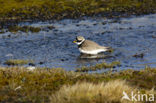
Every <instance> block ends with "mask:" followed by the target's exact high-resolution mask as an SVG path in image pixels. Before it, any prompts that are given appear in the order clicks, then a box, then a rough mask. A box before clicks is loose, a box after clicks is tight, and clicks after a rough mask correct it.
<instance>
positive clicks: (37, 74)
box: [0, 67, 156, 103]
mask: <svg viewBox="0 0 156 103" xmlns="http://www.w3.org/2000/svg"><path fill="white" fill-rule="evenodd" d="M155 77H156V68H148V67H147V68H145V69H143V70H140V71H135V70H132V69H130V70H125V71H120V72H115V73H112V72H106V73H100V74H96V73H93V74H88V73H79V72H73V71H71V72H70V71H68V72H67V71H65V70H63V69H59V68H58V69H48V68H44V69H42V68H36V69H35V70H33V71H32V70H28V69H27V68H24V67H7V68H2V67H1V68H0V78H1V79H0V102H11V103H21V102H22V103H50V98H51V95H53V94H55V93H56V92H57V91H59V90H60V88H62V87H63V86H64V85H71V86H72V85H74V84H76V83H82V82H88V83H93V84H98V83H102V82H104V83H107V82H111V81H114V80H125V81H126V82H127V83H126V84H127V85H128V86H130V87H131V86H132V87H135V88H138V89H140V90H145V91H146V90H151V89H152V88H153V87H155V86H156V78H155ZM99 103H100V102H99Z"/></svg>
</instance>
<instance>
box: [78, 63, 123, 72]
mask: <svg viewBox="0 0 156 103" xmlns="http://www.w3.org/2000/svg"><path fill="white" fill-rule="evenodd" d="M119 65H120V62H119V61H114V62H112V63H110V64H108V63H105V62H103V63H100V64H96V65H95V66H89V67H86V66H83V67H81V68H77V69H76V72H88V71H96V70H101V69H106V68H114V67H116V66H119Z"/></svg>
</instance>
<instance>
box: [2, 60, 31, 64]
mask: <svg viewBox="0 0 156 103" xmlns="http://www.w3.org/2000/svg"><path fill="white" fill-rule="evenodd" d="M28 63H33V61H32V60H21V59H10V60H7V61H5V63H4V64H6V65H24V64H28Z"/></svg>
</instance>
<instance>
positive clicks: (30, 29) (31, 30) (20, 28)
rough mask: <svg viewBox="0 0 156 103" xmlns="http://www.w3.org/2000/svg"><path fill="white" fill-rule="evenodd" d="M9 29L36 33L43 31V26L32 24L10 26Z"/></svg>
mask: <svg viewBox="0 0 156 103" xmlns="http://www.w3.org/2000/svg"><path fill="white" fill-rule="evenodd" d="M8 31H10V32H14V33H16V32H18V31H22V32H26V33H27V32H32V33H35V32H40V31H41V28H39V27H32V26H23V27H21V26H10V27H9V28H8Z"/></svg>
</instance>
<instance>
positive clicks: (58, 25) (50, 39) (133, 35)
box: [0, 14, 156, 70]
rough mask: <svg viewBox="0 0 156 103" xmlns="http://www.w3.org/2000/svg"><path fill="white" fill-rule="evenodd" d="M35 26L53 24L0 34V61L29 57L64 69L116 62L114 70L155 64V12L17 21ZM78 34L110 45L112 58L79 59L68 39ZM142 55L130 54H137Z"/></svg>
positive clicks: (38, 62)
mask: <svg viewBox="0 0 156 103" xmlns="http://www.w3.org/2000/svg"><path fill="white" fill-rule="evenodd" d="M19 25H31V26H35V27H44V26H48V25H49V26H54V29H51V30H50V29H44V30H43V31H41V32H39V33H30V32H28V33H23V32H18V33H11V32H5V33H2V34H0V63H1V66H5V65H4V62H5V61H6V60H8V59H29V60H34V61H35V66H39V67H62V68H65V69H66V70H74V68H77V67H81V66H83V65H87V66H89V65H94V64H96V63H100V62H108V63H109V62H112V61H116V60H118V61H120V62H121V66H120V67H118V68H116V69H120V70H122V69H129V68H133V69H141V68H144V67H145V66H146V65H148V66H151V67H156V14H152V15H146V16H139V17H135V16H133V17H130V18H121V19H105V18H99V17H97V18H84V19H76V20H72V19H65V20H61V21H50V22H37V23H20V24H19ZM8 35H9V36H8ZM78 35H82V36H84V37H85V38H86V39H90V40H93V41H95V42H97V43H99V44H100V45H104V46H110V47H112V48H114V52H113V53H112V54H109V55H111V56H112V57H108V58H103V59H80V53H79V51H78V49H77V45H75V44H73V43H72V41H73V40H74V39H75V37H76V36H78ZM140 54H143V56H141V57H140V56H134V55H140Z"/></svg>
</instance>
